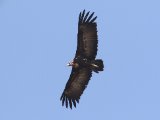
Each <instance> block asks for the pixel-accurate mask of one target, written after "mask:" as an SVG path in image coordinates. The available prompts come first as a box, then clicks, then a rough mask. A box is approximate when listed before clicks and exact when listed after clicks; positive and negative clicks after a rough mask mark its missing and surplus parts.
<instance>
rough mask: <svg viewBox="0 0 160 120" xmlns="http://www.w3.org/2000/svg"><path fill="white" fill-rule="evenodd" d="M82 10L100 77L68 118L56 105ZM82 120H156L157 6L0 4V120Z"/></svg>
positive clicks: (21, 0)
mask: <svg viewBox="0 0 160 120" xmlns="http://www.w3.org/2000/svg"><path fill="white" fill-rule="evenodd" d="M83 9H86V10H87V11H88V10H90V11H93V12H95V14H96V15H97V16H98V19H97V23H98V35H99V48H98V49H99V51H98V56H97V58H102V59H103V60H104V63H105V71H104V72H101V73H99V74H95V73H94V74H93V77H92V79H91V81H90V83H89V85H88V87H87V89H86V90H85V92H84V94H83V96H82V97H81V100H80V104H78V105H77V108H76V109H73V110H70V109H66V108H65V107H62V106H61V102H60V100H59V98H60V96H61V93H62V91H63V89H64V87H65V84H66V82H67V80H68V78H69V75H70V71H71V68H68V67H66V64H67V63H68V61H70V60H72V59H73V57H74V54H75V50H76V43H77V41H76V39H77V22H78V14H79V12H80V11H82V10H83ZM82 119H83V120H86V119H88V120H90V119H91V120H160V1H159V0H99V1H93V0H77V1H76V0H0V120H82Z"/></svg>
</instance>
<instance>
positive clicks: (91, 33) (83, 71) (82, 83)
mask: <svg viewBox="0 0 160 120" xmlns="http://www.w3.org/2000/svg"><path fill="white" fill-rule="evenodd" d="M93 14H94V13H92V14H91V15H90V16H89V12H87V13H86V15H85V10H84V11H83V12H82V13H80V15H79V21H78V35H77V39H78V40H77V51H76V55H75V58H74V59H73V61H72V62H70V63H69V64H68V65H69V66H72V72H71V75H70V78H69V80H68V82H67V84H66V87H65V89H64V91H63V93H62V96H61V100H62V105H64V104H65V105H66V107H68V106H70V108H71V109H72V105H74V107H76V102H77V103H79V99H80V96H81V95H82V93H83V91H84V89H85V88H86V86H87V84H88V82H89V80H90V78H91V76H92V71H94V72H96V73H98V72H99V71H103V68H104V65H103V61H102V60H101V59H95V58H96V55H97V46H98V37H97V27H96V26H97V24H96V23H95V22H94V21H95V20H96V18H97V17H94V18H92V17H93Z"/></svg>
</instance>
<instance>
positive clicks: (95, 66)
mask: <svg viewBox="0 0 160 120" xmlns="http://www.w3.org/2000/svg"><path fill="white" fill-rule="evenodd" d="M91 68H92V70H93V71H94V72H96V73H98V72H99V71H103V68H104V65H103V61H102V60H101V59H96V60H93V61H92V62H91Z"/></svg>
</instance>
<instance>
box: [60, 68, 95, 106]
mask: <svg viewBox="0 0 160 120" xmlns="http://www.w3.org/2000/svg"><path fill="white" fill-rule="evenodd" d="M91 76H92V71H91V70H90V69H88V68H81V69H78V70H76V71H75V70H74V69H73V70H72V72H71V75H70V78H69V80H68V82H67V84H66V87H65V89H64V91H63V93H62V96H61V100H62V105H64V99H65V105H66V108H68V104H69V107H70V108H71V109H72V103H73V105H74V107H76V103H79V99H80V96H81V95H82V94H83V91H84V89H85V88H86V86H87V84H88V82H89V80H90V78H91Z"/></svg>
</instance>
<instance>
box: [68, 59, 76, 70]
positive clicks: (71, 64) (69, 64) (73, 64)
mask: <svg viewBox="0 0 160 120" xmlns="http://www.w3.org/2000/svg"><path fill="white" fill-rule="evenodd" d="M67 66H72V67H74V68H77V67H79V65H78V63H76V62H74V61H73V60H72V61H71V62H69V63H68V64H67Z"/></svg>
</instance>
